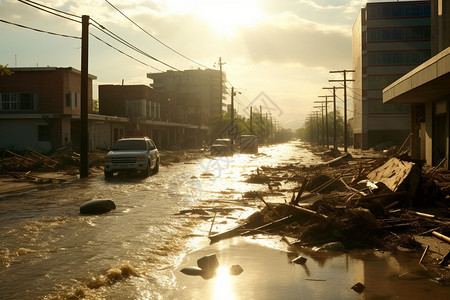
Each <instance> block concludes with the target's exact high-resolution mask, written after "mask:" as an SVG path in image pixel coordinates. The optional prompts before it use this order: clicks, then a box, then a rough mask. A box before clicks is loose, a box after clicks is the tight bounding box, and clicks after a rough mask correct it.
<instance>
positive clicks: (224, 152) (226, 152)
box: [209, 139, 234, 156]
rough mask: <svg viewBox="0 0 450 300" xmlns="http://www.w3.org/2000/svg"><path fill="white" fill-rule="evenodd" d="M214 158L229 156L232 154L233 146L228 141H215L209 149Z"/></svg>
mask: <svg viewBox="0 0 450 300" xmlns="http://www.w3.org/2000/svg"><path fill="white" fill-rule="evenodd" d="M209 153H210V154H211V155H214V156H231V155H233V154H234V149H233V144H232V142H231V140H230V139H217V140H215V141H214V143H213V144H212V146H211V148H210V149H209Z"/></svg>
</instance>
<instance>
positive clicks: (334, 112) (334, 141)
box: [323, 86, 343, 149]
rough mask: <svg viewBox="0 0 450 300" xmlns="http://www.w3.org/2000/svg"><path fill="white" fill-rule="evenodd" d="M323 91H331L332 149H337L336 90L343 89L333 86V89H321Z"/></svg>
mask: <svg viewBox="0 0 450 300" xmlns="http://www.w3.org/2000/svg"><path fill="white" fill-rule="evenodd" d="M323 89H324V90H329V89H332V90H333V115H334V124H333V125H334V126H333V127H334V128H333V148H334V149H337V145H336V137H337V134H336V132H337V130H336V123H337V122H336V121H337V120H336V90H339V89H343V87H336V86H333V87H324V88H323Z"/></svg>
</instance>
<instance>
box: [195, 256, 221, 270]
mask: <svg viewBox="0 0 450 300" xmlns="http://www.w3.org/2000/svg"><path fill="white" fill-rule="evenodd" d="M197 265H198V266H199V268H201V269H202V270H203V271H205V272H215V271H216V270H217V268H218V267H219V261H218V260H217V256H216V255H215V254H210V255H206V256H203V257H202V258H200V259H199V260H197Z"/></svg>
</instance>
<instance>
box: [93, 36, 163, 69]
mask: <svg viewBox="0 0 450 300" xmlns="http://www.w3.org/2000/svg"><path fill="white" fill-rule="evenodd" d="M90 35H91V36H93V37H94V38H96V39H97V40H99V41H100V42H102V43H104V44H106V45H107V46H109V47H111V48H112V49H114V50H116V51H118V52H120V53H122V54H123V55H125V56H128V57H129V58H131V59H133V60H135V61H137V62H139V63H141V64H143V65H145V66H147V67H150V68H152V69H155V70H157V71H159V72H163V71H161V70H160V69H158V68H155V67H153V66H150V65H149V64H146V63H145V62H143V61H140V60H139V59H137V58H135V57H133V56H131V55H129V54H127V53H125V52H123V51H122V50H120V49H118V48H116V47H114V46H113V45H111V44H109V43H108V42H106V41H104V40H102V39H101V38H99V37H98V36H96V35H95V34H93V33H90Z"/></svg>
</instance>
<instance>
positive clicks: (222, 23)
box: [172, 0, 263, 35]
mask: <svg viewBox="0 0 450 300" xmlns="http://www.w3.org/2000/svg"><path fill="white" fill-rule="evenodd" d="M172 2H173V5H175V2H176V6H177V11H178V12H182V11H183V12H184V13H192V14H195V15H197V16H198V17H199V18H200V19H203V20H205V21H207V22H208V24H209V25H210V26H211V28H212V29H213V30H214V31H216V32H217V33H220V34H226V35H233V34H234V33H235V32H236V30H237V29H238V28H239V27H249V26H253V25H256V24H257V23H258V22H260V21H261V20H262V18H263V14H262V12H261V10H260V9H259V5H258V0H245V1H242V0H194V1H193V0H190V1H186V2H185V1H179V0H178V1H172Z"/></svg>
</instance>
